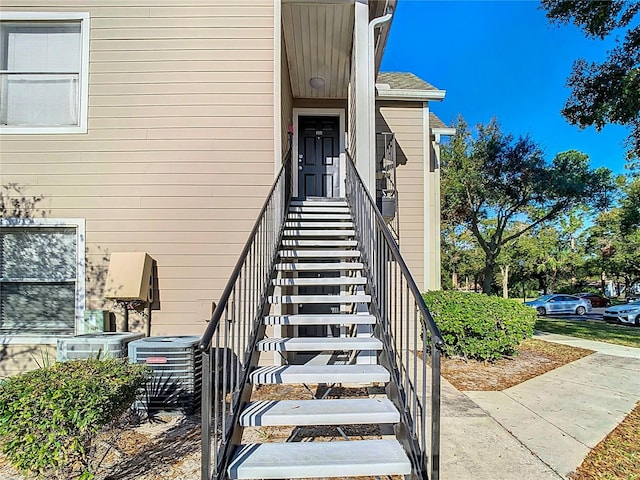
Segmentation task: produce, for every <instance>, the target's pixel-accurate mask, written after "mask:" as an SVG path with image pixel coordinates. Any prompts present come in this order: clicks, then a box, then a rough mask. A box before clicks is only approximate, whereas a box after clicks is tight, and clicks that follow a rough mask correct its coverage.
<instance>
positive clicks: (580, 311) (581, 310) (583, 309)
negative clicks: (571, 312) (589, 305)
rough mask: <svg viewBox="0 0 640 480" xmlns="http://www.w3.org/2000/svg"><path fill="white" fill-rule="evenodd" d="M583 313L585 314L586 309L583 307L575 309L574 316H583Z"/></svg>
mask: <svg viewBox="0 0 640 480" xmlns="http://www.w3.org/2000/svg"><path fill="white" fill-rule="evenodd" d="M585 313H587V309H586V308H584V307H583V306H580V307H578V308H576V315H584V314H585Z"/></svg>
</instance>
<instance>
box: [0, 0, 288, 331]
mask: <svg viewBox="0 0 640 480" xmlns="http://www.w3.org/2000/svg"><path fill="white" fill-rule="evenodd" d="M24 4H25V2H24V1H22V0H20V1H17V0H3V2H2V7H1V8H2V10H3V11H40V12H56V11H83V12H84V11H87V12H89V13H90V16H91V34H90V68H89V120H88V133H87V134H86V135H19V136H18V135H15V136H8V135H3V136H2V137H0V141H1V142H2V148H1V151H0V173H1V174H2V184H8V183H16V184H18V185H20V186H21V187H23V188H24V193H25V194H26V195H29V196H39V195H42V196H43V197H44V200H43V202H42V203H41V205H42V208H43V209H45V210H46V212H47V216H48V217H53V218H55V217H82V218H86V221H87V223H86V231H87V233H86V235H87V251H88V253H87V264H88V267H89V268H88V274H87V291H88V292H89V294H88V298H87V307H88V308H98V307H101V306H102V304H103V300H102V285H103V282H104V277H105V272H106V267H107V259H108V258H109V254H110V253H111V252H121V251H145V252H147V253H148V254H149V255H151V257H153V258H154V259H155V260H156V261H157V267H158V282H157V283H158V292H157V296H158V300H159V303H157V306H159V310H154V311H153V313H152V334H153V335H165V334H177V333H180V334H201V333H202V331H203V330H204V328H205V326H206V320H208V317H209V315H210V310H211V302H214V301H216V302H217V300H218V298H219V296H220V294H221V292H222V289H223V288H224V285H225V284H226V281H227V280H228V276H229V274H230V272H231V270H232V268H233V266H234V264H235V262H236V261H237V257H238V254H239V252H240V251H241V249H242V246H243V245H244V243H245V241H246V240H247V236H248V234H249V231H250V230H251V227H252V226H253V223H254V222H255V219H256V215H257V214H258V212H259V210H260V208H261V206H262V204H263V202H264V199H265V196H266V194H267V193H268V191H269V188H270V186H271V184H272V182H273V164H274V152H273V149H274V140H273V132H274V124H273V112H274V103H273V102H274V100H273V74H274V72H273V58H274V52H273V25H274V19H273V2H272V0H233V1H231V0H228V1H226V0H185V1H180V2H178V1H175V0H173V1H166V0H153V1H149V0H130V1H125V0H112V1H109V2H104V1H102V0H90V1H85V2H75V1H71V0H57V1H53V0H51V1H49V0H38V1H34V2H29V7H28V8H25V7H24ZM287 108H288V109H290V107H287ZM113 310H114V311H116V312H117V313H120V312H119V311H118V310H117V309H115V308H114V309H113ZM132 317H135V314H133V315H132ZM132 323H133V324H138V325H142V322H141V321H140V319H136V318H132Z"/></svg>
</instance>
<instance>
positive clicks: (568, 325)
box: [535, 318, 640, 348]
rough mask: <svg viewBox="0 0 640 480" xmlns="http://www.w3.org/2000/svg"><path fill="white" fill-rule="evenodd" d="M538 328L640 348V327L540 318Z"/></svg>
mask: <svg viewBox="0 0 640 480" xmlns="http://www.w3.org/2000/svg"><path fill="white" fill-rule="evenodd" d="M535 328H536V330H541V331H543V332H548V333H558V334H560V335H569V336H571V337H578V338H585V339H587V340H596V341H599V342H607V343H615V344H616V345H624V346H627V347H636V348H640V328H637V327H632V326H626V325H609V324H607V323H604V322H593V321H588V320H587V321H582V320H580V321H576V322H572V321H570V320H547V319H543V318H539V319H538V321H537V322H536V327H535Z"/></svg>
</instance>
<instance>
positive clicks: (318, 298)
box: [268, 295, 371, 305]
mask: <svg viewBox="0 0 640 480" xmlns="http://www.w3.org/2000/svg"><path fill="white" fill-rule="evenodd" d="M268 302H269V303H271V304H272V305H277V304H281V303H286V304H290V303H305V304H307V303H312V304H316V303H371V295H273V296H270V297H269V299H268Z"/></svg>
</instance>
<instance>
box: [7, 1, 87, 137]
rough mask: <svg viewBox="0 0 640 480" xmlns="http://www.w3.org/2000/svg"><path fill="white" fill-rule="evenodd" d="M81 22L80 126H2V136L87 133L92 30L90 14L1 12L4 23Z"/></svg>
mask: <svg viewBox="0 0 640 480" xmlns="http://www.w3.org/2000/svg"><path fill="white" fill-rule="evenodd" d="M52 20H53V21H65V20H69V21H78V20H79V21H80V35H81V37H82V39H81V44H80V45H81V49H82V51H81V54H80V75H79V82H80V95H79V96H80V98H79V105H78V108H79V110H78V125H77V126H76V125H73V126H69V125H64V126H59V127H56V126H47V127H40V126H34V127H29V126H27V125H20V126H12V125H0V134H5V135H7V134H11V135H15V134H18V135H21V134H57V133H66V134H69V133H87V124H88V120H87V119H88V110H89V32H90V30H91V25H90V18H89V13H88V12H0V22H2V21H25V22H34V23H37V22H46V21H52Z"/></svg>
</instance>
